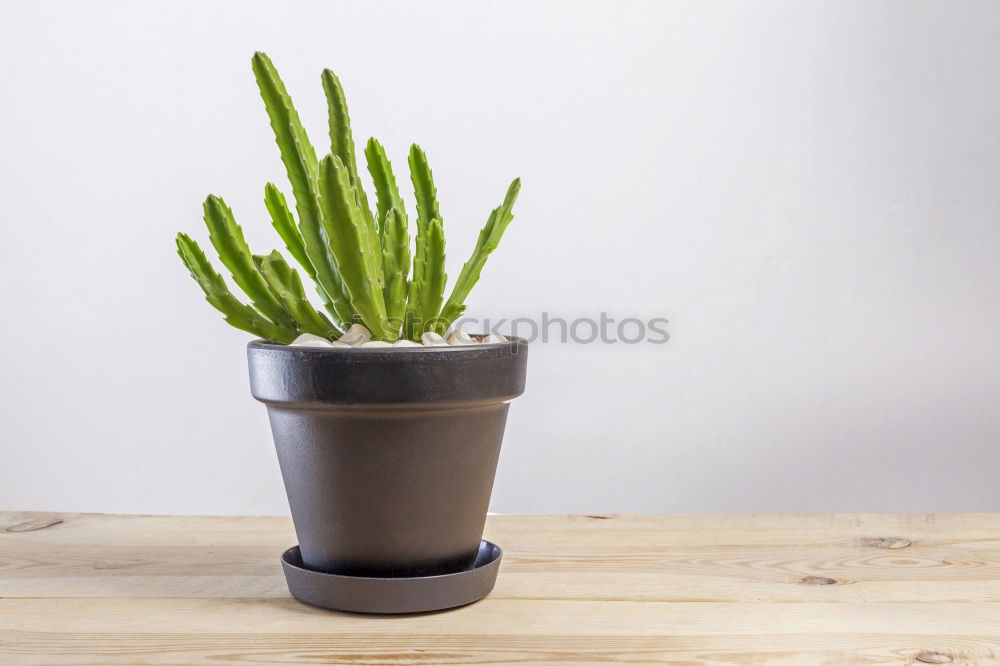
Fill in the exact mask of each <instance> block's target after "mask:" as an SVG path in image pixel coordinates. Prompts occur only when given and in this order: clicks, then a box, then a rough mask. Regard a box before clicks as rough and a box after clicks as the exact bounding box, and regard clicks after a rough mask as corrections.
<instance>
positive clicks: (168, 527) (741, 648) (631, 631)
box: [0, 512, 1000, 666]
mask: <svg viewBox="0 0 1000 666" xmlns="http://www.w3.org/2000/svg"><path fill="white" fill-rule="evenodd" d="M487 536H488V537H489V538H490V539H492V540H494V541H496V542H497V543H500V544H501V545H502V546H503V547H504V550H505V556H504V561H503V565H502V566H501V571H500V578H499V580H498V582H497V587H496V589H495V590H494V592H493V593H492V594H491V595H490V596H489V597H488V598H487V599H485V600H483V601H481V602H478V603H475V604H472V605H470V606H467V607H465V608H461V609H457V610H453V611H447V612H441V613H427V614H420V615H408V616H398V617H369V616H363V615H353V614H346V613H333V612H329V611H323V610H319V609H315V608H311V607H309V606H306V605H304V604H301V603H299V602H297V601H295V600H294V599H292V598H291V597H289V596H288V592H287V589H286V588H285V584H284V580H283V578H282V575H281V569H280V566H279V565H278V560H277V558H278V555H279V554H280V552H281V551H282V550H283V549H284V548H286V547H287V546H289V545H291V544H293V543H294V541H295V538H294V533H293V531H292V528H291V523H290V521H289V520H287V519H285V518H263V517H253V518H248V517H239V518H237V517H170V516H110V515H96V514H72V513H67V514H62V513H59V514H41V513H16V512H6V513H3V512H0V664H16V665H20V664H74V665H84V664H95V665H111V664H213V665H217V664H378V665H384V664H422V665H425V666H427V665H436V664H559V665H566V664H598V663H624V664H651V663H667V664H822V665H826V664H830V665H833V664H913V665H915V666H919V665H920V664H927V663H949V664H1000V516H998V515H912V516H903V515H899V516H887V515H808V516H796V515H748V516H596V515H595V516H494V517H491V518H490V520H489V523H488V526H487Z"/></svg>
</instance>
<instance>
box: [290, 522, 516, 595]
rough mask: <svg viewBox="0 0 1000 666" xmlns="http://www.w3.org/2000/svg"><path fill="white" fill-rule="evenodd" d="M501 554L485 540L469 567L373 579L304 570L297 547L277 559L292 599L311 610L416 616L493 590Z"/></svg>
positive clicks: (499, 550) (501, 552)
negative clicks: (309, 607)
mask: <svg viewBox="0 0 1000 666" xmlns="http://www.w3.org/2000/svg"><path fill="white" fill-rule="evenodd" d="M502 557H503V551H502V550H501V549H500V547H499V546H497V545H496V544H494V543H491V542H489V541H486V540H485V539H484V540H483V541H481V542H480V544H479V552H478V553H477V554H476V561H475V562H474V563H473V565H472V567H471V568H469V569H465V570H464V571H456V572H455V573H449V574H441V575H437V576H413V577H406V578H374V577H365V576H345V575H341V574H332V573H324V572H322V571H313V570H312V569H307V568H305V565H303V563H302V555H301V554H300V553H299V547H298V546H293V547H291V548H289V549H288V550H286V551H285V552H284V553H283V554H282V555H281V566H282V568H283V569H284V570H285V581H286V582H287V583H288V591H289V592H291V593H292V596H293V597H295V598H296V599H298V600H299V601H303V602H305V603H307V604H310V605H312V606H319V607H320V608H329V609H331V610H341V611H351V612H354V613H419V612H424V611H434V610H442V609H445V608H454V607H455V606H464V605H465V604H469V603H472V602H473V601H478V600H479V599H482V598H483V597H485V596H486V595H487V594H489V593H490V590H492V589H493V585H494V583H496V580H497V571H498V570H499V568H500V558H502Z"/></svg>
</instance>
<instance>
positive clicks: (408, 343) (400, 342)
mask: <svg viewBox="0 0 1000 666" xmlns="http://www.w3.org/2000/svg"><path fill="white" fill-rule="evenodd" d="M392 346H393V347H423V345H422V344H420V343H419V342H414V341H413V340H407V339H406V338H403V339H402V340H396V341H395V342H393V343H392Z"/></svg>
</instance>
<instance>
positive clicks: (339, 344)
mask: <svg viewBox="0 0 1000 666" xmlns="http://www.w3.org/2000/svg"><path fill="white" fill-rule="evenodd" d="M330 346H331V347H347V348H348V349H350V347H351V345H349V344H347V343H346V342H341V341H340V340H334V341H333V342H331V343H330Z"/></svg>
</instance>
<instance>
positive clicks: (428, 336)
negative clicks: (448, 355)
mask: <svg viewBox="0 0 1000 666" xmlns="http://www.w3.org/2000/svg"><path fill="white" fill-rule="evenodd" d="M420 341H421V342H423V343H424V344H425V345H426V346H428V347H441V346H443V345H446V344H448V343H447V342H445V339H444V338H442V337H441V336H440V335H438V334H437V333H434V332H433V331H427V332H426V333H424V334H423V335H421V336H420Z"/></svg>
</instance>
